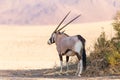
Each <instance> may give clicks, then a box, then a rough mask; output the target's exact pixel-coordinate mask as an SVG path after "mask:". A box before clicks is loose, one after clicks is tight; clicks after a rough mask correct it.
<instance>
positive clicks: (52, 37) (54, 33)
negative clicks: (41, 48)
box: [48, 12, 80, 45]
mask: <svg viewBox="0 0 120 80" xmlns="http://www.w3.org/2000/svg"><path fill="white" fill-rule="evenodd" d="M69 14H70V12H69V13H68V14H67V15H66V16H65V17H64V18H63V20H62V21H61V22H60V24H59V25H58V26H57V28H56V29H55V30H54V31H53V33H52V34H51V37H50V39H49V40H48V44H49V45H51V44H53V43H55V37H56V34H57V33H60V34H61V33H63V32H60V31H61V30H62V29H63V28H64V27H66V26H67V25H68V24H70V23H71V22H73V21H74V20H75V19H77V18H78V17H79V16H80V15H78V16H76V17H75V18H73V19H72V20H71V21H69V22H68V23H67V24H66V25H64V26H63V27H62V28H60V29H58V28H59V27H60V25H61V24H62V23H63V21H64V20H65V19H66V18H67V16H68V15H69Z"/></svg>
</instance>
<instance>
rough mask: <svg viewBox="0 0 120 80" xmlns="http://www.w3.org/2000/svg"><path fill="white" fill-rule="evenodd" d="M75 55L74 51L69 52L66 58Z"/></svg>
mask: <svg viewBox="0 0 120 80" xmlns="http://www.w3.org/2000/svg"><path fill="white" fill-rule="evenodd" d="M74 55H75V53H74V52H73V51H68V52H67V53H66V56H74Z"/></svg>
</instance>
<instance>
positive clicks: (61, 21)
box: [54, 11, 71, 32]
mask: <svg viewBox="0 0 120 80" xmlns="http://www.w3.org/2000/svg"><path fill="white" fill-rule="evenodd" d="M70 12H71V11H69V12H68V13H67V15H66V16H65V17H64V18H63V20H62V21H61V22H60V24H59V25H58V26H57V28H56V29H55V31H57V29H58V28H59V27H60V25H61V24H62V23H63V21H64V20H65V19H66V18H67V16H68V15H69V14H70ZM55 31H54V32H55Z"/></svg>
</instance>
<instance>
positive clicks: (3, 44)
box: [0, 21, 114, 80]
mask: <svg viewBox="0 0 120 80" xmlns="http://www.w3.org/2000/svg"><path fill="white" fill-rule="evenodd" d="M55 28H56V25H54V26H53V25H49V26H6V25H1V26H0V70H15V71H17V70H23V72H24V70H29V69H34V70H35V71H36V70H37V69H38V71H39V70H42V69H48V68H53V67H55V66H59V57H58V54H57V52H56V49H55V45H51V46H49V45H47V40H48V39H49V36H50V35H51V33H52V31H53V30H54V29H55ZM65 30H66V33H67V34H69V35H76V34H80V35H82V36H83V37H85V39H86V50H87V55H89V52H90V51H91V50H92V48H93V44H94V43H95V41H96V39H97V37H98V36H99V35H100V33H101V32H102V31H105V32H106V35H107V39H110V38H111V37H113V35H114V31H113V28H112V26H111V21H109V22H97V23H83V24H71V25H69V26H67V27H66V28H65ZM35 71H33V72H35ZM12 72H14V71H11V74H12ZM36 72H37V71H36ZM6 73H7V76H2V75H3V72H2V71H0V75H1V77H0V80H43V79H42V78H41V79H40V74H38V75H34V73H32V72H30V73H31V74H32V78H31V76H27V77H26V76H25V75H24V76H22V77H21V76H20V75H19V74H17V73H19V71H18V72H17V73H15V74H17V75H14V76H9V75H11V74H8V73H9V72H6ZM6 73H5V74H6ZM37 73H38V72H37ZM40 73H42V72H40ZM26 74H27V73H26ZM36 76H37V77H36ZM69 77H70V76H69ZM43 78H44V79H46V78H45V77H44V76H43ZM47 78H49V76H48V77H47ZM71 78H72V79H74V77H70V78H69V79H71ZM56 79H57V78H55V80H56ZM59 79H60V80H62V79H68V77H65V76H63V77H61V78H59ZM59 79H58V80H59ZM82 79H84V77H83V78H82ZM91 79H93V78H91ZM91 79H90V80H91ZM98 79H101V77H98ZM106 79H109V77H106ZM50 80H54V77H50Z"/></svg>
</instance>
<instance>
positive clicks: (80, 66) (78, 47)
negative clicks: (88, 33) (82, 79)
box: [75, 41, 83, 76]
mask: <svg viewBox="0 0 120 80" xmlns="http://www.w3.org/2000/svg"><path fill="white" fill-rule="evenodd" d="M82 47H83V45H82V42H81V41H78V42H77V43H76V44H75V53H76V56H77V58H78V60H79V62H78V69H77V71H76V74H77V75H78V76H81V74H82V69H83V64H82V61H81V60H82V54H81V53H82Z"/></svg>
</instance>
